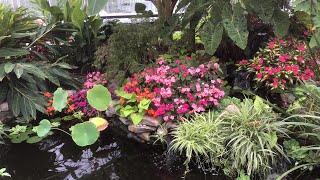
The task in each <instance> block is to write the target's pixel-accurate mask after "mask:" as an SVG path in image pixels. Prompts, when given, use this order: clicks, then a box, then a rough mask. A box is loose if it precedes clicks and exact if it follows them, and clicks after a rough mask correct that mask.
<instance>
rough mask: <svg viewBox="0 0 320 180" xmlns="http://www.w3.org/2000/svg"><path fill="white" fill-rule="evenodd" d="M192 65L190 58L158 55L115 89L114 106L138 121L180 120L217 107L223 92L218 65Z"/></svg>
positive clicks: (135, 122)
mask: <svg viewBox="0 0 320 180" xmlns="http://www.w3.org/2000/svg"><path fill="white" fill-rule="evenodd" d="M193 64H195V62H193V60H192V58H191V57H186V58H181V59H165V58H159V59H158V60H157V62H156V64H155V66H154V67H150V68H147V69H145V70H144V71H142V72H141V73H139V74H135V75H134V77H132V78H130V80H129V82H127V83H126V85H125V86H124V87H123V88H122V89H121V90H119V91H117V92H116V93H117V95H118V96H119V98H120V101H119V104H118V105H117V107H116V109H117V110H118V111H119V112H120V115H121V116H122V117H130V119H131V120H132V121H133V122H134V124H139V122H140V121H141V120H142V117H143V116H144V115H150V116H153V117H155V118H157V117H158V118H161V119H163V120H164V121H180V120H183V117H188V116H190V115H191V114H194V113H199V112H203V111H206V110H208V109H210V108H212V107H214V106H217V105H218V104H219V100H220V99H221V98H223V97H224V95H225V92H224V91H223V90H222V88H223V81H222V79H221V71H220V69H219V65H218V64H217V63H214V62H209V63H206V64H200V65H197V66H194V65H193Z"/></svg>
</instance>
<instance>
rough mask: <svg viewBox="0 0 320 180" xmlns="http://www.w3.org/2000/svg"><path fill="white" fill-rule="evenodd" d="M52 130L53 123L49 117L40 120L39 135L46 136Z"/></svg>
mask: <svg viewBox="0 0 320 180" xmlns="http://www.w3.org/2000/svg"><path fill="white" fill-rule="evenodd" d="M50 130H51V123H50V121H49V120H47V119H44V120H42V121H40V123H39V126H38V128H37V129H36V131H37V135H38V136H39V137H44V136H46V135H47V134H48V132H49V131H50Z"/></svg>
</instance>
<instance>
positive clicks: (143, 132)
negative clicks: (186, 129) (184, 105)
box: [105, 100, 176, 142]
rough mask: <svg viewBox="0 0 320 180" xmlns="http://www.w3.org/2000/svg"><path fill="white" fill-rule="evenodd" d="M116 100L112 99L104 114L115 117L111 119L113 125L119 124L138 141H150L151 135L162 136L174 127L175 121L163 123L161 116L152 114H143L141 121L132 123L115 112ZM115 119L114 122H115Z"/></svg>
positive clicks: (129, 135) (130, 136)
mask: <svg viewBox="0 0 320 180" xmlns="http://www.w3.org/2000/svg"><path fill="white" fill-rule="evenodd" d="M116 102H117V100H113V101H112V103H111V105H110V106H109V108H108V109H107V110H106V112H105V114H106V116H107V117H109V118H111V117H116V119H113V122H114V123H115V125H118V126H120V128H121V129H123V130H124V131H126V132H127V133H128V137H129V138H132V139H135V140H137V141H139V142H151V136H152V135H154V136H159V137H164V136H166V135H167V134H168V132H169V130H172V129H173V128H174V127H176V124H175V123H172V122H166V123H164V121H163V119H161V118H154V117H152V116H147V115H146V116H144V118H143V119H142V121H141V122H140V123H139V124H138V125H133V123H132V121H131V120H130V119H127V118H122V117H120V114H119V113H118V112H116V110H115V108H114V105H115V104H116ZM115 121H116V122H115Z"/></svg>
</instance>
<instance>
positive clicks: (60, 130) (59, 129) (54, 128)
mask: <svg viewBox="0 0 320 180" xmlns="http://www.w3.org/2000/svg"><path fill="white" fill-rule="evenodd" d="M51 129H53V130H58V131H61V132H64V133H66V134H68V135H69V136H71V134H70V133H68V132H67V131H65V130H62V129H59V128H51Z"/></svg>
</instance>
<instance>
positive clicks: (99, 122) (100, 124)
mask: <svg viewBox="0 0 320 180" xmlns="http://www.w3.org/2000/svg"><path fill="white" fill-rule="evenodd" d="M89 121H90V122H92V123H93V124H95V125H96V127H97V128H98V130H99V131H103V130H105V129H106V128H107V127H108V125H109V123H108V121H107V120H105V119H103V118H101V117H95V118H91V119H89Z"/></svg>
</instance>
